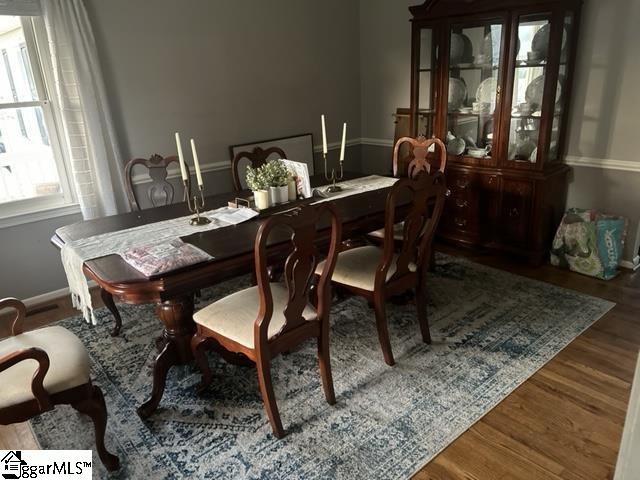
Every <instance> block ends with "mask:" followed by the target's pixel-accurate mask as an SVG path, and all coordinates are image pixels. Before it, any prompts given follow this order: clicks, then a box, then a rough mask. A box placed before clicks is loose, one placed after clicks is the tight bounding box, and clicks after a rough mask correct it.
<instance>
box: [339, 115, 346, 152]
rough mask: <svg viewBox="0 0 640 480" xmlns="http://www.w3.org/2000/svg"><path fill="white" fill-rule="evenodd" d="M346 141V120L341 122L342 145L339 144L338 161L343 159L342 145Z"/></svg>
mask: <svg viewBox="0 0 640 480" xmlns="http://www.w3.org/2000/svg"><path fill="white" fill-rule="evenodd" d="M346 143H347V122H344V123H343V124H342V145H340V161H341V162H342V161H344V147H345V144H346Z"/></svg>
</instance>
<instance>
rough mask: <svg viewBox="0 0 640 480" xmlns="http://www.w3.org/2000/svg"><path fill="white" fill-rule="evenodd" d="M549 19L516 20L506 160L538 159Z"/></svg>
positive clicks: (538, 16) (528, 17) (527, 17)
mask: <svg viewBox="0 0 640 480" xmlns="http://www.w3.org/2000/svg"><path fill="white" fill-rule="evenodd" d="M550 18H551V15H550V14H535V15H523V16H521V17H520V18H519V21H518V29H517V42H516V45H515V50H516V54H515V62H514V72H513V86H512V88H513V93H512V97H511V112H510V114H511V119H510V122H509V144H508V153H507V159H508V160H512V161H516V162H523V163H531V164H535V163H536V162H537V160H538V140H539V136H540V128H541V120H542V113H543V112H542V104H543V94H544V85H545V76H546V74H547V68H548V57H549V36H550V35H549V34H550V32H551V23H550ZM545 113H546V112H545Z"/></svg>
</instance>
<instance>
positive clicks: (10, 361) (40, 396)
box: [0, 347, 51, 412]
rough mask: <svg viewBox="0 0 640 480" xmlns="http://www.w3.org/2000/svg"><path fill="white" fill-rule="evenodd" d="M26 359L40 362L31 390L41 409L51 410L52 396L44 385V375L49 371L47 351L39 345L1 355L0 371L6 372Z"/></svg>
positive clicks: (32, 380)
mask: <svg viewBox="0 0 640 480" xmlns="http://www.w3.org/2000/svg"><path fill="white" fill-rule="evenodd" d="M25 360H35V361H37V362H38V369H37V370H36V373H35V374H34V375H33V378H32V379H31V392H32V393H33V396H34V397H36V401H37V402H38V407H39V408H40V411H42V412H44V411H47V410H50V409H51V398H49V393H47V391H46V390H45V389H44V385H43V382H44V377H45V375H46V374H47V372H48V371H49V355H47V352H45V351H44V350H42V349H41V348H38V347H31V348H25V349H23V350H17V351H15V352H12V353H9V354H7V355H5V356H3V357H0V372H4V371H5V370H7V369H9V368H11V367H13V366H14V365H16V364H18V363H20V362H23V361H25Z"/></svg>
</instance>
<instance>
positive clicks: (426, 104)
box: [413, 28, 436, 138]
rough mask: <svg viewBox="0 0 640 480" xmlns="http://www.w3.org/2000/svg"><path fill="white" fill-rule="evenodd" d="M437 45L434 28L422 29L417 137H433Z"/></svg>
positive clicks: (419, 48) (419, 50) (419, 53)
mask: <svg viewBox="0 0 640 480" xmlns="http://www.w3.org/2000/svg"><path fill="white" fill-rule="evenodd" d="M435 45H436V43H435V38H434V30H433V29H432V28H421V29H420V31H419V39H418V46H417V47H418V58H419V65H418V72H417V105H418V109H417V112H415V114H416V115H417V118H414V123H413V124H414V125H417V131H416V134H417V135H424V136H425V137H427V138H430V137H431V136H432V135H433V133H434V132H433V120H434V117H433V112H434V93H435V81H436V75H435V62H436V46H435Z"/></svg>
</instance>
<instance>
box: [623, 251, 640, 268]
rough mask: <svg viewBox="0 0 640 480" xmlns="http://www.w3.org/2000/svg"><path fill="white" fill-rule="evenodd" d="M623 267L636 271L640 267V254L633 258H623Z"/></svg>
mask: <svg viewBox="0 0 640 480" xmlns="http://www.w3.org/2000/svg"><path fill="white" fill-rule="evenodd" d="M620 266H621V267H622V268H627V269H629V270H633V271H634V272H635V271H636V270H637V269H638V268H640V255H636V256H635V257H633V259H632V260H622V261H621V262H620Z"/></svg>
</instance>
